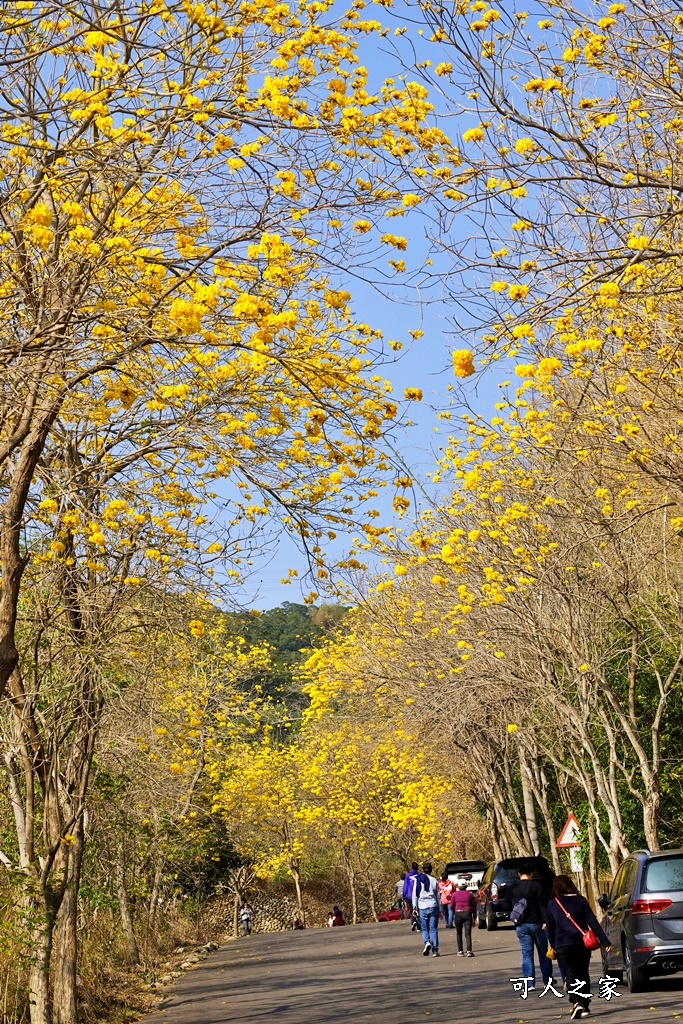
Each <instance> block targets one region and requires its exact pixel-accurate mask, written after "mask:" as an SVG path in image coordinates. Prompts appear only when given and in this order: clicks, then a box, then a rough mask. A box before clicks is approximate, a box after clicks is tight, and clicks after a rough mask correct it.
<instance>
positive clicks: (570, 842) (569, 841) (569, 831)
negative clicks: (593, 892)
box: [555, 811, 583, 890]
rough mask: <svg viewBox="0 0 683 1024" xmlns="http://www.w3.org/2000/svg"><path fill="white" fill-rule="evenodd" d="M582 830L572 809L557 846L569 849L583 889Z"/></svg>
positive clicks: (572, 867)
mask: <svg viewBox="0 0 683 1024" xmlns="http://www.w3.org/2000/svg"><path fill="white" fill-rule="evenodd" d="M580 832H581V826H580V825H579V823H578V821H577V820H576V818H575V817H574V815H573V814H572V813H571V811H570V812H569V816H568V817H567V820H566V821H565V823H564V826H563V828H562V831H561V832H560V835H559V837H558V840H557V842H556V843H555V846H557V848H558V849H568V850H569V863H570V865H571V870H572V871H573V872H574V874H575V875H576V876H577V881H578V883H579V889H581V890H583V864H582V863H581V860H580V858H579V850H580V849H581V843H580V842H579V834H580Z"/></svg>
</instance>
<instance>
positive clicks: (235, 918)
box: [232, 892, 240, 939]
mask: <svg viewBox="0 0 683 1024" xmlns="http://www.w3.org/2000/svg"><path fill="white" fill-rule="evenodd" d="M232 934H233V935H234V936H235V938H236V939H237V938H239V934H240V894H239V893H238V892H236V893H235V902H234V903H233V907H232Z"/></svg>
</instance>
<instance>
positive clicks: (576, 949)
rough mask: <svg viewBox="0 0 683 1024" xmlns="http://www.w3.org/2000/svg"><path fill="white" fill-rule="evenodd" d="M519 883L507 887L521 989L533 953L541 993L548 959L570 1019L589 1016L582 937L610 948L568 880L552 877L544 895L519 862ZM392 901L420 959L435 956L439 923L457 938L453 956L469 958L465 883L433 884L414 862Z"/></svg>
mask: <svg viewBox="0 0 683 1024" xmlns="http://www.w3.org/2000/svg"><path fill="white" fill-rule="evenodd" d="M518 873H519V879H518V881H516V882H513V883H511V885H510V886H509V888H508V896H509V898H510V901H511V904H512V907H513V913H512V919H513V922H514V925H515V931H516V933H517V939H518V940H519V946H520V951H521V954H522V976H523V978H524V979H525V980H526V982H527V987H526V990H527V992H531V991H533V990H534V989H535V988H536V966H535V962H534V961H535V957H534V952H535V953H536V956H537V958H538V967H539V971H540V974H541V977H542V979H543V985H544V988H547V987H548V985H549V983H550V984H552V982H553V959H556V960H557V965H558V968H559V971H560V975H561V978H562V982H563V983H564V987H565V990H566V991H567V993H568V995H569V1001H570V1003H572V1004H573V1006H572V1013H571V1019H572V1020H578V1019H581V1018H582V1017H588V1016H589V1015H590V1000H591V998H592V995H591V982H590V959H591V950H590V944H587V940H586V937H587V935H588V934H589V933H590V932H592V933H593V935H594V936H595V938H594V940H593V942H594V943H599V944H600V945H601V946H604V947H605V949H606V950H607V951H609V949H610V945H609V939H608V938H607V935H606V934H605V932H604V931H603V930H602V928H601V927H600V924H599V922H598V920H597V918H596V916H595V914H594V913H593V911H592V910H591V907H590V904H589V903H588V901H587V900H586V899H585V897H584V896H582V895H581V893H580V892H579V890H578V889H577V888H576V885H575V884H574V882H573V881H572V880H571V878H570V877H569V876H568V875H557V876H556V878H555V879H554V881H553V886H552V891H551V893H550V896H548V895H547V889H546V890H544V888H543V886H542V885H541V883H540V882H539V881H537V880H536V879H535V878H534V867H533V863H523V864H521V865H520V868H519V872H518ZM396 895H397V902H398V903H399V905H401V906H402V908H403V914H404V917H409V918H410V919H411V921H412V928H413V931H417V929H418V928H419V929H420V930H421V932H422V939H423V942H424V948H423V950H422V953H423V956H429V955H430V954H431V955H432V956H439V955H440V954H439V920H440V919H443V920H444V921H445V925H446V928H454V929H455V930H456V933H457V943H458V954H457V955H458V956H474V953H473V952H472V926H473V925H474V923H475V921H476V914H477V904H476V899H475V895H474V893H473V892H470V891H469V890H468V889H467V884H466V883H464V882H463V883H460V884H456V883H455V882H454V881H453V880H452V879H450V878H449V877H448V875H446V874H443V875H441V878H440V879H438V878H436V877H435V876H434V875H433V874H432V865H431V864H430V863H429V862H426V863H425V864H423V865H422V870H420V868H419V867H418V864H417V863H416V862H414V863H413V865H412V867H411V869H410V871H407V872H406V874H405V875H402V876H401V879H400V881H399V882H397V883H396Z"/></svg>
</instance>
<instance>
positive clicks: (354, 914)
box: [347, 864, 358, 924]
mask: <svg viewBox="0 0 683 1024" xmlns="http://www.w3.org/2000/svg"><path fill="white" fill-rule="evenodd" d="M347 873H348V876H349V891H350V893H351V924H358V893H357V892H356V872H355V871H354V870H353V868H352V867H351V865H350V864H349V865H348V867H347Z"/></svg>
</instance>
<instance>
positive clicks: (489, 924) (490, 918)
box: [486, 903, 498, 932]
mask: <svg viewBox="0 0 683 1024" xmlns="http://www.w3.org/2000/svg"><path fill="white" fill-rule="evenodd" d="M497 927H498V918H497V917H496V915H495V914H494V913H493V907H492V906H491V904H490V903H487V905H486V931H487V932H495V930H496V928H497Z"/></svg>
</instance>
